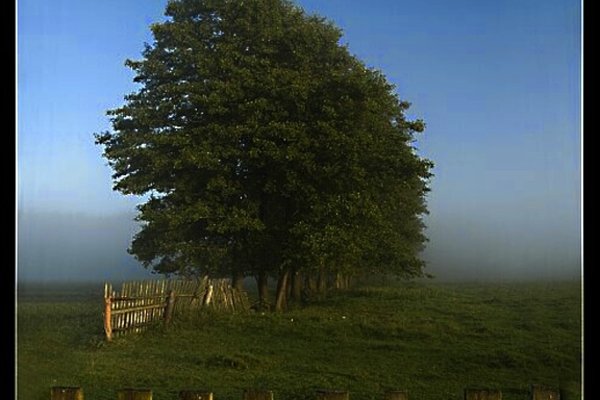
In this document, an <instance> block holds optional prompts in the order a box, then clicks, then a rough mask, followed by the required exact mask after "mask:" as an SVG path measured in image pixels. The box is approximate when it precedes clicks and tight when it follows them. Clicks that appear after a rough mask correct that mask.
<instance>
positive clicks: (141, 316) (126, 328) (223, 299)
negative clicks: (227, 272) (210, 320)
mask: <svg viewBox="0 0 600 400" xmlns="http://www.w3.org/2000/svg"><path fill="white" fill-rule="evenodd" d="M201 307H204V308H212V309H217V310H228V311H247V310H248V309H249V307H250V306H249V301H248V297H247V295H246V293H244V292H240V291H238V290H236V289H234V288H232V287H231V285H230V283H229V280H228V279H208V278H203V279H198V280H183V279H163V280H154V281H141V282H124V283H123V284H122V286H121V290H120V291H115V290H113V287H112V285H111V284H110V283H105V284H104V332H105V333H106V338H107V339H108V340H111V339H112V338H113V337H115V336H119V335H122V334H125V333H128V332H140V331H142V330H144V329H145V328H146V327H148V326H149V325H152V324H155V323H157V322H159V321H164V322H165V323H169V322H170V321H171V319H172V318H173V315H174V314H176V313H178V312H181V311H183V310H186V309H194V308H201Z"/></svg>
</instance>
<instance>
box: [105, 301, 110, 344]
mask: <svg viewBox="0 0 600 400" xmlns="http://www.w3.org/2000/svg"><path fill="white" fill-rule="evenodd" d="M111 320H112V317H111V298H110V294H108V296H106V297H104V332H105V333H106V340H108V341H110V340H112V322H111Z"/></svg>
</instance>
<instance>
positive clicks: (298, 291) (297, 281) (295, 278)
mask: <svg viewBox="0 0 600 400" xmlns="http://www.w3.org/2000/svg"><path fill="white" fill-rule="evenodd" d="M290 297H291V298H292V299H293V300H295V301H300V299H301V298H302V274H301V273H300V272H298V271H294V272H293V273H292V293H291V296H290Z"/></svg>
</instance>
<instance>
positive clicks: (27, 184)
mask: <svg viewBox="0 0 600 400" xmlns="http://www.w3.org/2000/svg"><path fill="white" fill-rule="evenodd" d="M297 3H298V4H300V5H301V6H303V7H304V8H305V9H306V10H307V11H309V12H316V13H318V14H321V15H323V16H326V17H328V18H329V19H331V20H333V21H334V22H335V23H336V24H337V25H338V26H340V27H341V28H342V29H343V31H344V33H345V35H344V39H343V40H344V42H346V43H348V44H349V47H350V50H351V51H352V52H353V53H354V54H356V55H357V56H359V57H360V58H361V59H363V60H364V61H365V62H366V63H367V64H368V65H370V66H373V67H377V68H379V69H381V70H382V71H383V72H384V73H385V74H386V76H387V77H388V79H389V80H390V81H392V82H393V83H395V84H396V85H397V90H398V92H399V94H400V97H401V98H402V99H405V100H408V101H410V102H411V103H412V104H413V105H412V107H411V109H410V112H409V115H410V116H412V117H418V118H423V119H424V120H425V122H426V124H427V129H426V131H425V133H424V134H423V135H422V136H421V137H420V138H419V140H418V143H417V145H418V148H419V151H420V153H421V154H422V155H424V156H426V157H428V158H430V159H432V160H433V161H434V162H435V164H436V167H435V170H434V173H435V178H434V179H433V181H432V185H431V186H432V192H431V194H430V196H429V206H430V210H431V214H430V215H429V216H428V218H427V223H428V225H429V230H428V232H429V236H430V237H431V242H430V243H429V248H428V250H427V252H426V257H427V259H428V260H429V261H430V262H431V270H432V272H434V273H435V274H437V275H439V276H441V277H444V276H445V277H452V276H454V275H457V274H459V273H462V272H468V271H482V270H485V271H487V272H490V273H491V274H492V275H494V276H496V275H497V276H505V275H511V274H512V275H515V276H518V275H519V274H520V273H521V272H523V271H525V270H526V269H528V270H529V269H532V270H535V271H537V272H538V273H541V274H542V275H543V274H547V275H548V276H552V275H553V274H556V273H558V272H561V271H562V272H565V271H567V272H569V273H573V271H575V273H576V272H577V268H579V266H578V264H577V261H578V256H579V251H580V250H579V243H580V242H579V229H580V218H579V213H580V196H579V193H580V180H579V177H580V155H579V148H580V127H579V125H580V120H579V115H580V84H579V81H580V12H581V10H580V2H579V1H577V0H499V1H476V0H456V1H453V2H449V1H447V0H370V1H364V0H327V1H324V0H319V1H317V0H299V1H297ZM165 4H166V1H163V0H161V1H156V0H152V1H149V0H127V1H123V0H121V1H116V0H103V1H80V0H53V1H43V0H19V2H18V63H19V64H18V107H19V116H18V124H19V130H18V141H19V147H18V157H19V200H18V205H19V208H20V215H21V217H22V220H23V224H26V223H31V219H32V218H34V217H33V216H34V215H40V213H41V214H55V215H80V214H86V215H87V216H92V217H93V216H104V217H106V216H111V215H113V214H131V213H132V212H133V210H134V206H135V204H136V203H138V202H139V201H140V200H139V199H136V198H127V197H124V196H122V195H120V194H118V193H114V192H112V191H111V180H110V174H111V171H110V170H109V168H108V167H107V166H106V165H105V161H104V160H103V159H101V158H100V153H101V150H100V149H99V148H97V147H96V146H95V145H94V144H93V137H92V134H93V133H94V132H98V131H102V130H106V129H108V128H109V125H108V119H107V118H106V116H105V114H104V112H105V111H106V110H107V109H110V108H114V107H116V106H119V105H121V104H122V103H123V96H124V95H125V94H126V93H128V92H131V91H133V90H134V89H135V86H134V84H133V83H132V77H133V75H132V73H131V72H130V71H129V70H128V69H127V68H126V67H125V66H124V65H123V62H124V60H125V59H126V58H134V59H135V58H139V57H140V52H141V50H142V48H143V43H144V42H145V41H146V42H149V41H151V40H152V39H151V36H150V33H149V29H148V25H149V24H150V23H152V22H155V21H160V20H161V19H163V18H164V17H163V15H162V14H163V10H164V6H165ZM28 216H31V218H29V219H28V218H27V217H28ZM128 224H130V222H129V221H125V222H124V228H123V229H125V230H127V232H129V230H128V229H129V228H125V226H127V225H128ZM103 226H104V225H103ZM90 229H94V228H92V227H90ZM104 229H105V228H104ZM32 240H33V239H31V238H30V237H21V236H20V241H21V242H22V243H21V244H20V250H19V251H20V252H34V253H35V252H36V251H39V248H38V247H36V246H39V244H35V243H34V242H33V241H32ZM72 245H73V246H75V245H76V244H72ZM57 246H58V247H61V246H60V245H57ZM65 246H66V247H65ZM126 246H127V243H124V244H123V246H122V248H118V246H117V249H115V251H121V252H123V253H124V249H125V247H126ZM62 251H65V252H68V251H69V248H68V245H64V246H63V250H62ZM20 254H21V253H20ZM32 263H33V264H35V262H32ZM33 264H32V265H28V266H20V268H21V267H22V268H23V271H24V272H27V271H30V272H31V271H34V270H35V271H36V273H37V272H39V271H37V270H36V269H35V268H37V267H36V266H35V265H33ZM46 268H50V267H48V266H47V267H46ZM82 268H84V267H82ZM32 273H33V272H32ZM512 275H511V276H512Z"/></svg>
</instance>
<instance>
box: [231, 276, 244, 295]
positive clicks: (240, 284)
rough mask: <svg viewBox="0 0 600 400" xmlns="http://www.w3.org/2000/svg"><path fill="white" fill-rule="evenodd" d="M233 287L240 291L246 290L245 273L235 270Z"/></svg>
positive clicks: (232, 277)
mask: <svg viewBox="0 0 600 400" xmlns="http://www.w3.org/2000/svg"><path fill="white" fill-rule="evenodd" d="M231 287H232V288H234V289H237V290H239V291H242V290H244V274H243V273H242V272H240V271H234V272H233V275H232V276H231Z"/></svg>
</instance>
